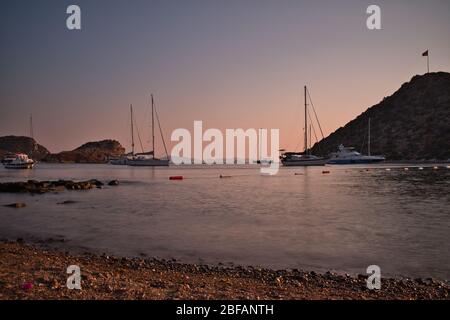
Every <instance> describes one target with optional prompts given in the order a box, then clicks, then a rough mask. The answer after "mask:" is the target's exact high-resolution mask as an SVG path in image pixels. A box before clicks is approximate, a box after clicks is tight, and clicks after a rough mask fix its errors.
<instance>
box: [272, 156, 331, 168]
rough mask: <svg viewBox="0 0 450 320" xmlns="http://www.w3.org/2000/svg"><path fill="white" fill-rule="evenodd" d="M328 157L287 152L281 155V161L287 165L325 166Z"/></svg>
mask: <svg viewBox="0 0 450 320" xmlns="http://www.w3.org/2000/svg"><path fill="white" fill-rule="evenodd" d="M327 162H328V159H327V158H322V157H317V156H314V155H311V154H304V153H297V152H286V153H283V154H282V155H281V163H282V164H283V166H286V167H301V166H324V165H325V164H327Z"/></svg>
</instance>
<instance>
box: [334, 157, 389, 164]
mask: <svg viewBox="0 0 450 320" xmlns="http://www.w3.org/2000/svg"><path fill="white" fill-rule="evenodd" d="M384 160H385V159H382V158H379V159H332V160H330V161H328V164H370V163H379V162H383V161H384Z"/></svg>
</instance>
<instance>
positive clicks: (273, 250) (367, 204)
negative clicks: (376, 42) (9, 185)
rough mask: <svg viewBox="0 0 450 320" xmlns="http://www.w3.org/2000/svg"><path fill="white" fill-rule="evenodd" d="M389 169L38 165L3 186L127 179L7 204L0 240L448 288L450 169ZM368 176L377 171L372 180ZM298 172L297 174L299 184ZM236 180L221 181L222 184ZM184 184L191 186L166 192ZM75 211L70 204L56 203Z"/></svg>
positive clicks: (7, 176)
mask: <svg viewBox="0 0 450 320" xmlns="http://www.w3.org/2000/svg"><path fill="white" fill-rule="evenodd" d="M386 166H387V165H378V166H369V167H367V166H365V167H358V166H329V167H326V170H329V171H330V174H323V173H322V170H325V169H324V168H318V167H317V168H314V167H309V168H281V169H280V173H279V174H278V175H276V176H271V177H269V176H261V175H260V174H259V169H258V168H257V167H254V166H242V167H225V166H224V167H217V166H216V167H206V166H200V167H170V168H148V167H147V168H132V167H126V166H110V165H67V164H66V165H63V164H39V165H38V166H37V167H36V168H35V169H34V170H30V171H11V170H5V169H3V168H2V169H0V181H1V182H5V181H19V180H27V179H37V180H48V179H74V180H82V179H91V178H97V179H100V180H103V181H108V180H111V179H118V180H120V182H121V184H120V186H118V187H105V188H104V189H101V190H100V189H98V190H97V189H94V190H90V191H66V192H63V193H60V194H45V195H35V196H32V195H28V194H0V205H1V204H8V203H11V202H25V203H26V204H27V207H26V208H23V209H10V208H6V207H2V208H0V211H1V214H0V221H1V223H0V237H2V238H17V237H22V238H25V239H27V240H31V241H33V240H35V241H38V240H43V239H48V238H54V239H56V238H60V237H64V238H65V239H67V242H65V243H64V244H63V245H64V247H66V248H67V247H69V248H73V249H76V248H78V249H81V250H89V251H94V252H107V253H110V254H116V255H124V256H137V255H140V254H145V255H147V256H149V257H154V256H156V257H159V258H175V259H177V260H180V261H182V262H195V263H198V262H201V263H211V264H216V263H219V262H221V263H224V264H231V263H234V264H238V265H257V266H264V267H272V268H303V269H308V270H316V271H326V270H333V271H337V272H348V273H352V274H356V273H365V269H366V268H367V266H369V265H371V264H376V265H379V266H380V267H381V271H382V273H384V274H386V275H390V276H410V277H430V276H432V277H436V278H439V279H442V280H447V279H450V254H449V253H450V209H449V208H450V179H449V177H450V169H447V168H446V167H445V166H443V167H440V168H439V170H433V169H432V168H425V169H424V170H423V171H419V170H418V169H417V168H411V169H410V170H409V171H405V170H403V169H402V166H399V167H398V168H396V167H393V166H389V167H390V168H392V170H391V171H386V170H385V168H386ZM366 168H369V169H366ZM295 173H297V175H296V174H295ZM220 174H223V175H229V176H231V178H227V179H219V178H218V177H219V175H220ZM171 175H183V176H184V177H185V180H183V181H169V180H168V177H169V176H171ZM66 200H73V201H75V203H73V204H68V205H61V204H58V203H60V202H62V201H66Z"/></svg>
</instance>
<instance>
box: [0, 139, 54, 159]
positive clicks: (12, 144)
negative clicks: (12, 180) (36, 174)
mask: <svg viewBox="0 0 450 320" xmlns="http://www.w3.org/2000/svg"><path fill="white" fill-rule="evenodd" d="M7 153H25V154H27V155H29V156H30V157H32V158H33V159H35V160H42V159H44V158H45V157H47V156H48V155H49V154H50V152H49V151H48V150H47V149H46V148H45V147H43V146H41V145H40V144H38V143H37V142H36V141H35V140H34V139H33V138H30V137H19V136H6V137H0V158H3V157H4V156H5V154H7Z"/></svg>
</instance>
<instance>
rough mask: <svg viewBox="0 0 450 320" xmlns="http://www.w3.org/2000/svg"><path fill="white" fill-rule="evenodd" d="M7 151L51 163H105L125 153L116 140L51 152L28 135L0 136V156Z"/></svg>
mask: <svg viewBox="0 0 450 320" xmlns="http://www.w3.org/2000/svg"><path fill="white" fill-rule="evenodd" d="M8 153H26V154H28V155H29V156H30V157H32V158H33V159H34V160H37V161H40V162H51V163H105V162H107V161H108V159H109V158H111V157H120V156H122V155H124V154H125V148H124V147H122V145H121V144H120V143H119V142H118V141H116V140H103V141H96V142H88V143H85V144H83V145H82V146H80V147H78V148H76V149H74V150H72V151H63V152H60V153H55V154H52V153H50V152H49V151H48V150H47V149H46V148H45V147H43V146H42V145H40V144H38V143H37V142H36V141H35V140H34V139H32V138H30V137H17V136H6V137H0V157H1V158H3V157H4V156H5V155H6V154H8Z"/></svg>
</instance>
